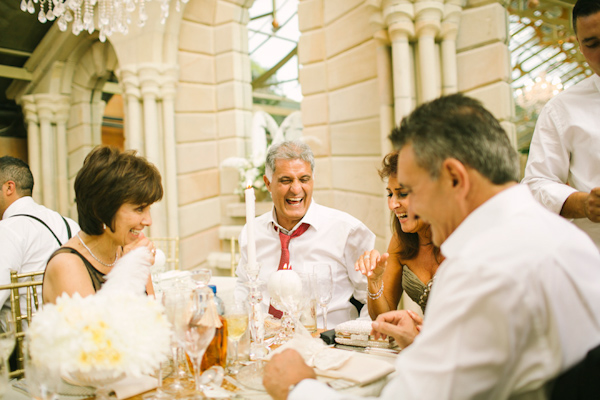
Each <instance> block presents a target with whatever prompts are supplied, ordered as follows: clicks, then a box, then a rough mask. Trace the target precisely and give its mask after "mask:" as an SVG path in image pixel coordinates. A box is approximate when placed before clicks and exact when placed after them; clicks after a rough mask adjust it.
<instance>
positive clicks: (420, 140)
mask: <svg viewBox="0 0 600 400" xmlns="http://www.w3.org/2000/svg"><path fill="white" fill-rule="evenodd" d="M390 139H391V140H392V141H393V143H394V145H395V146H396V147H398V148H402V147H404V146H405V145H408V144H411V145H412V147H413V151H414V153H415V160H416V162H417V165H419V166H420V167H421V168H424V169H425V170H427V171H428V172H429V175H430V176H431V178H433V179H437V178H438V177H439V175H440V170H441V167H442V163H443V162H444V160H446V159H448V158H455V159H457V160H458V161H460V162H461V163H463V164H464V165H466V166H468V167H470V168H473V169H475V170H476V171H478V172H479V173H480V174H481V175H483V176H485V177H486V178H487V179H489V180H490V181H491V182H492V183H493V184H495V185H501V184H504V183H508V182H518V181H519V171H520V167H519V159H518V155H517V152H516V150H515V149H514V148H513V147H512V146H511V144H510V142H509V140H508V136H507V135H506V132H505V131H504V129H502V126H500V123H499V122H498V120H497V119H496V118H494V116H493V115H492V114H491V113H490V112H489V111H487V110H486V109H485V108H484V107H483V105H482V104H481V103H480V102H479V101H477V100H475V99H472V98H469V97H466V96H464V95H462V94H454V95H450V96H445V97H440V98H439V99H436V100H433V101H431V102H429V103H425V104H423V105H421V106H420V107H418V108H417V109H416V110H414V111H413V112H412V113H411V114H410V115H409V116H408V117H406V118H404V119H403V120H402V123H401V124H400V127H397V128H394V130H393V131H392V133H391V134H390Z"/></svg>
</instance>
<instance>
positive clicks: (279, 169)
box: [236, 141, 375, 328]
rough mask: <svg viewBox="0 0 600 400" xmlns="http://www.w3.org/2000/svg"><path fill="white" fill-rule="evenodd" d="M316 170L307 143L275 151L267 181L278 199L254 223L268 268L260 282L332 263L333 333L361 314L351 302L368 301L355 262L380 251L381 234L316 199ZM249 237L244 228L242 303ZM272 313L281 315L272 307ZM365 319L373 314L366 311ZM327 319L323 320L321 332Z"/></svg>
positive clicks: (260, 256) (330, 320)
mask: <svg viewBox="0 0 600 400" xmlns="http://www.w3.org/2000/svg"><path fill="white" fill-rule="evenodd" d="M314 168H315V161H314V156H313V153H312V151H311V150H310V147H309V146H308V145H307V144H305V143H303V142H300V141H284V142H279V143H277V144H274V145H272V146H271V147H270V148H269V150H268V152H267V158H266V162H265V176H264V177H263V179H264V181H265V184H266V186H267V189H268V190H269V192H270V193H271V197H272V199H273V210H272V211H270V212H268V213H265V214H263V215H261V216H260V217H257V218H256V220H255V222H254V223H255V233H254V235H255V238H256V259H257V260H258V262H259V263H261V264H262V267H261V270H260V275H259V279H261V280H262V281H264V282H268V281H269V277H270V276H271V274H273V273H274V272H275V271H277V270H278V269H282V268H284V266H286V267H289V266H291V268H292V269H297V270H298V271H302V270H304V271H309V272H310V271H311V266H314V265H315V264H317V263H329V264H330V265H331V266H332V275H333V281H334V283H333V286H334V291H333V298H332V300H331V302H330V303H329V307H328V318H327V325H328V327H327V328H333V327H335V325H337V324H339V323H340V322H345V321H348V320H351V319H355V318H356V317H357V316H358V315H359V314H358V312H357V308H356V306H355V305H354V304H353V303H351V301H353V302H356V303H359V304H364V303H365V301H366V297H367V294H366V289H367V282H366V278H365V277H364V276H363V275H362V274H361V273H360V272H359V271H356V270H355V269H354V261H355V260H356V259H357V258H358V257H359V255H360V254H362V253H363V252H364V251H366V250H368V249H372V248H373V247H374V244H375V235H374V234H373V233H372V232H371V231H370V230H369V229H368V228H367V227H366V226H365V225H364V224H363V223H362V222H360V221H359V220H357V219H356V218H354V217H352V216H351V215H349V214H347V213H345V212H342V211H339V210H335V209H333V208H329V207H325V206H322V205H320V204H317V203H316V202H315V201H314V200H313V198H312V193H313V185H314ZM247 238H248V236H247V232H246V226H244V229H243V230H242V233H241V234H240V239H239V243H240V254H241V259H240V263H239V265H238V268H237V276H238V281H237V285H236V297H238V298H244V297H245V296H246V295H247V289H246V288H245V286H244V285H243V284H244V282H247V281H248V275H247V273H246V264H247V262H248V254H247V253H248V249H247V247H248V239H247ZM282 244H287V246H288V249H287V251H282ZM263 298H264V299H263V303H264V305H265V307H269V294H268V292H266V290H265V292H264V296H263ZM359 307H360V306H359ZM363 308H364V307H363ZM319 312H320V310H319ZM269 313H270V314H271V315H273V316H274V317H280V316H281V313H280V311H279V310H277V309H275V308H274V307H272V306H271V307H269ZM362 315H365V316H366V315H367V312H366V309H365V310H363V311H362ZM321 320H322V319H321V318H318V317H317V321H318V327H319V328H321V327H322V326H321V325H322V322H321Z"/></svg>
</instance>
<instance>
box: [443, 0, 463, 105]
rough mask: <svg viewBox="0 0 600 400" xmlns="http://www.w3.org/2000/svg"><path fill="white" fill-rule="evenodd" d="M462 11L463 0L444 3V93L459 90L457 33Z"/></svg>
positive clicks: (451, 0) (450, 0)
mask: <svg viewBox="0 0 600 400" xmlns="http://www.w3.org/2000/svg"><path fill="white" fill-rule="evenodd" d="M461 11H462V7H461V0H449V1H448V2H446V4H444V19H443V20H442V25H441V32H440V34H441V36H442V94H444V95H447V94H452V93H456V92H457V91H458V76H457V71H456V35H457V33H458V26H459V22H460V13H461Z"/></svg>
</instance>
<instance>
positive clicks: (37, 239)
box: [0, 156, 79, 314]
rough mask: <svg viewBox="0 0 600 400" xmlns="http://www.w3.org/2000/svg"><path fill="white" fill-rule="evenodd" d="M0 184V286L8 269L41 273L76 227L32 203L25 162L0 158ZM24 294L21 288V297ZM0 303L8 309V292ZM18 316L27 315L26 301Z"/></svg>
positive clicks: (1, 294)
mask: <svg viewBox="0 0 600 400" xmlns="http://www.w3.org/2000/svg"><path fill="white" fill-rule="evenodd" d="M0 183H1V184H2V188H1V191H0V218H1V221H0V254H2V262H0V285H7V284H9V283H10V271H11V270H12V271H17V272H18V273H28V272H38V271H44V270H45V269H46V263H47V262H48V258H49V257H50V255H51V254H52V252H53V251H54V250H56V249H57V248H58V247H60V246H61V245H62V244H63V243H65V242H67V241H68V240H69V239H70V238H71V237H72V236H73V235H75V234H76V233H77V232H78V231H79V225H77V223H76V222H75V221H73V220H72V219H70V218H64V217H63V216H61V215H60V214H59V213H57V212H56V211H53V210H50V209H48V208H46V207H44V206H42V205H40V204H37V203H36V202H35V200H33V198H32V197H31V195H32V193H33V175H32V174H31V170H30V169H29V165H27V164H26V163H25V162H24V161H22V160H20V159H18V158H14V157H10V156H4V157H0ZM40 279H41V278H40ZM25 295H26V292H25V289H23V290H22V293H21V296H25ZM0 304H2V307H3V309H4V310H10V300H9V291H8V290H2V291H0ZM21 313H22V314H25V313H26V302H25V301H22V302H21Z"/></svg>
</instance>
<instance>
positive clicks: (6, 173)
mask: <svg viewBox="0 0 600 400" xmlns="http://www.w3.org/2000/svg"><path fill="white" fill-rule="evenodd" d="M8 181H13V182H14V183H15V187H16V189H17V194H18V195H19V196H31V193H32V192H33V175H32V174H31V170H30V169H29V165H27V163H26V162H25V161H23V160H20V159H18V158H15V157H10V156H4V157H0V185H3V184H5V183H6V182H8Z"/></svg>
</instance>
